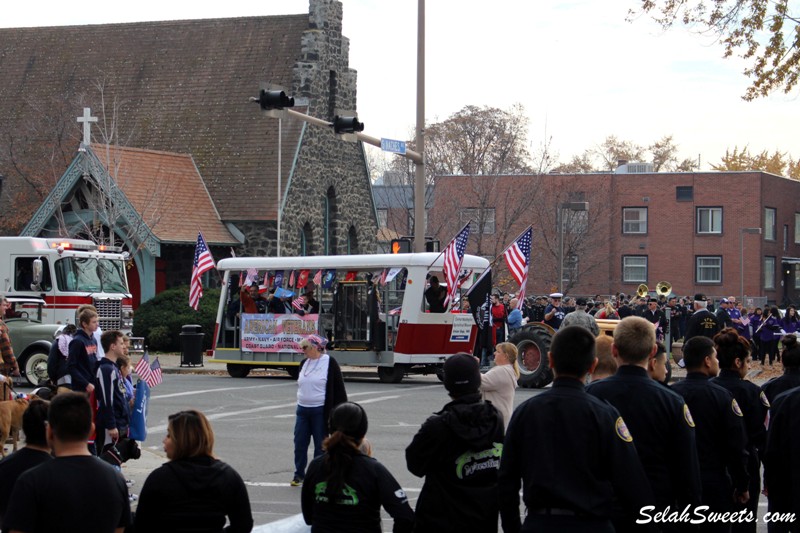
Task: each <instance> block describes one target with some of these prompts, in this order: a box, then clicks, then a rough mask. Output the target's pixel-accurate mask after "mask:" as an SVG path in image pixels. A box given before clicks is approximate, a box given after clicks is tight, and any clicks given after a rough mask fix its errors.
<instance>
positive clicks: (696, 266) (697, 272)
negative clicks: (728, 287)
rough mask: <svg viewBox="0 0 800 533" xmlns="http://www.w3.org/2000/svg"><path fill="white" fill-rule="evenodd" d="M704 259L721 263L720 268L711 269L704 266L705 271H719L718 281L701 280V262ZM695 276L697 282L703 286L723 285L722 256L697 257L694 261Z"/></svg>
mask: <svg viewBox="0 0 800 533" xmlns="http://www.w3.org/2000/svg"><path fill="white" fill-rule="evenodd" d="M702 259H715V260H718V261H719V267H711V266H704V267H703V269H704V270H710V269H711V268H717V269H718V271H719V276H718V277H717V279H714V280H708V279H706V280H701V279H700V261H701V260H702ZM694 276H695V279H696V280H697V284H698V285H702V284H712V283H722V256H721V255H698V256H697V257H695V261H694Z"/></svg>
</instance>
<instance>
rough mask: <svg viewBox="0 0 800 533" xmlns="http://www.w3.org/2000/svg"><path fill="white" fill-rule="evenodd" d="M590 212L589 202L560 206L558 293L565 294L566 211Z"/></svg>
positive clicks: (566, 203)
mask: <svg viewBox="0 0 800 533" xmlns="http://www.w3.org/2000/svg"><path fill="white" fill-rule="evenodd" d="M565 209H566V210H568V211H588V210H589V202H564V203H562V204H560V205H559V206H558V216H557V217H556V218H557V219H558V292H560V293H562V294H563V293H564V210H565Z"/></svg>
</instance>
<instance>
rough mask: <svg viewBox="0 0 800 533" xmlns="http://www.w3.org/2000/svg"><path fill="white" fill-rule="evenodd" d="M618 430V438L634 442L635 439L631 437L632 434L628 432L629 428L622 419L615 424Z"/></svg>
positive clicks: (618, 419)
mask: <svg viewBox="0 0 800 533" xmlns="http://www.w3.org/2000/svg"><path fill="white" fill-rule="evenodd" d="M615 426H616V430H617V436H618V437H619V438H621V439H622V440H624V441H625V442H633V437H631V432H630V431H628V426H626V425H625V421H624V420H623V419H622V417H619V418H617V423H616V424H615Z"/></svg>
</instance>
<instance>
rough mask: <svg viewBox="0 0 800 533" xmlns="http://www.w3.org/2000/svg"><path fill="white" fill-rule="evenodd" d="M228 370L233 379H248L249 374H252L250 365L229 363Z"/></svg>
mask: <svg viewBox="0 0 800 533" xmlns="http://www.w3.org/2000/svg"><path fill="white" fill-rule="evenodd" d="M227 368H228V374H230V375H231V377H232V378H246V377H247V374H249V373H250V365H237V364H233V363H228V365H227Z"/></svg>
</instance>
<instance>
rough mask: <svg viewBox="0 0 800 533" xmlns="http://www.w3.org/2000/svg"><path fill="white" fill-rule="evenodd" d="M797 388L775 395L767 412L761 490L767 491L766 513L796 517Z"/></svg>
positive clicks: (799, 491)
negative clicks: (767, 429) (778, 513)
mask: <svg viewBox="0 0 800 533" xmlns="http://www.w3.org/2000/svg"><path fill="white" fill-rule="evenodd" d="M798 413H800V388H795V389H790V390H788V391H786V392H783V393H781V394H779V395H778V396H777V397H776V398H775V401H774V402H772V408H771V409H770V421H769V433H768V434H767V448H766V451H765V453H764V486H765V487H766V489H767V490H769V511H770V512H771V513H774V512H781V513H788V512H793V513H795V517H800V484H798V483H797V480H798V479H800V462H799V461H797V460H796V456H797V450H798V447H800V417H799V416H798Z"/></svg>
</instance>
